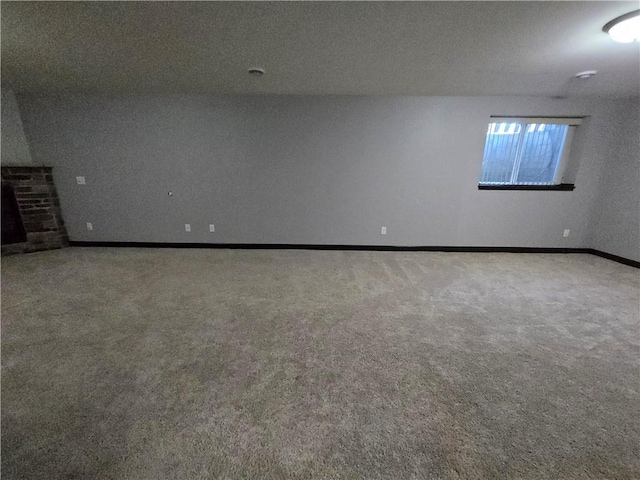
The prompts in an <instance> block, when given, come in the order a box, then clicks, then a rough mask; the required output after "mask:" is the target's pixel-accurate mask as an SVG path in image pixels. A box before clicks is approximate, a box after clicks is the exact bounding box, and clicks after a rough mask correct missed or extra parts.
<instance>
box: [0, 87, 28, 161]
mask: <svg viewBox="0 0 640 480" xmlns="http://www.w3.org/2000/svg"><path fill="white" fill-rule="evenodd" d="M0 100H1V102H0V110H1V111H2V118H1V120H2V124H1V126H2V128H1V130H2V144H1V151H2V154H1V155H0V163H1V164H2V165H32V164H33V160H32V159H31V152H30V151H29V146H28V145H27V141H26V139H25V136H24V130H23V128H22V120H21V118H20V111H19V110H18V104H17V103H16V98H15V96H14V94H13V91H12V90H11V89H9V88H7V87H2V97H1V99H0Z"/></svg>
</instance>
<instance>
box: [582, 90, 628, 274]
mask: <svg viewBox="0 0 640 480" xmlns="http://www.w3.org/2000/svg"><path fill="white" fill-rule="evenodd" d="M618 128H619V130H618V131H617V134H616V137H615V138H616V143H615V145H614V148H613V149H612V150H611V154H610V155H608V156H607V157H605V160H604V162H603V167H602V175H601V181H600V184H599V186H598V193H597V196H596V201H595V204H594V208H593V211H592V217H591V221H590V224H589V244H590V246H591V247H592V248H596V249H598V250H602V251H605V252H608V253H613V254H614V255H620V256H622V257H626V258H631V259H633V260H637V261H640V101H638V100H635V101H629V102H628V103H627V104H626V105H625V107H624V108H623V109H622V110H621V112H620V115H619V122H618Z"/></svg>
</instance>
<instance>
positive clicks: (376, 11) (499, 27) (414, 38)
mask: <svg viewBox="0 0 640 480" xmlns="http://www.w3.org/2000/svg"><path fill="white" fill-rule="evenodd" d="M1 7H2V80H3V83H8V84H9V85H10V86H11V87H12V88H14V89H15V90H18V91H28V90H40V91H41V90H47V91H48V90H80V91H109V92H211V93H288V94H381V95H390V94H410V95H548V96H583V95H602V96H616V97H629V96H637V95H639V89H640V47H639V45H638V44H637V43H636V44H618V43H615V42H613V41H612V40H611V39H610V38H609V37H608V35H606V34H605V33H603V32H602V26H603V25H604V24H605V23H606V22H608V21H609V20H611V19H612V18H614V17H616V16H618V15H621V14H623V13H627V12H629V11H632V10H634V9H637V8H638V2H584V1H580V2H527V1H521V2H96V3H91V2H88V3H84V2H83V3H75V2H69V3H58V2H6V1H3V2H2V5H1ZM254 66H259V67H263V68H265V69H266V71H267V73H266V75H264V76H263V77H261V78H254V77H250V76H249V75H248V74H247V69H248V68H249V67H254ZM590 69H595V70H599V72H600V73H599V74H598V75H597V76H596V77H595V78H593V79H590V80H587V81H581V80H576V79H573V76H574V74H575V73H577V72H579V71H582V70H590Z"/></svg>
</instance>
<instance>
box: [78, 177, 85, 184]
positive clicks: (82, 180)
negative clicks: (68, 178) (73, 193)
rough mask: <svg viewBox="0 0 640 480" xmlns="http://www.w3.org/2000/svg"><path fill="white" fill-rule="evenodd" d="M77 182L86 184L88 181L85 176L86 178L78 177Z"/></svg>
mask: <svg viewBox="0 0 640 480" xmlns="http://www.w3.org/2000/svg"><path fill="white" fill-rule="evenodd" d="M76 183H77V184H78V185H86V184H87V181H86V180H85V178H84V177H76Z"/></svg>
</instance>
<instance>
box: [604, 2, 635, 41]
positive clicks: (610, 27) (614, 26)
mask: <svg viewBox="0 0 640 480" xmlns="http://www.w3.org/2000/svg"><path fill="white" fill-rule="evenodd" d="M602 30H603V31H604V32H606V33H608V34H609V36H610V37H611V38H612V39H613V40H615V41H616V42H620V43H631V42H638V41H640V10H635V11H633V12H629V13H626V14H624V15H622V16H620V17H618V18H614V19H613V20H611V21H610V22H609V23H607V24H606V25H605V26H604V27H602Z"/></svg>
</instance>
